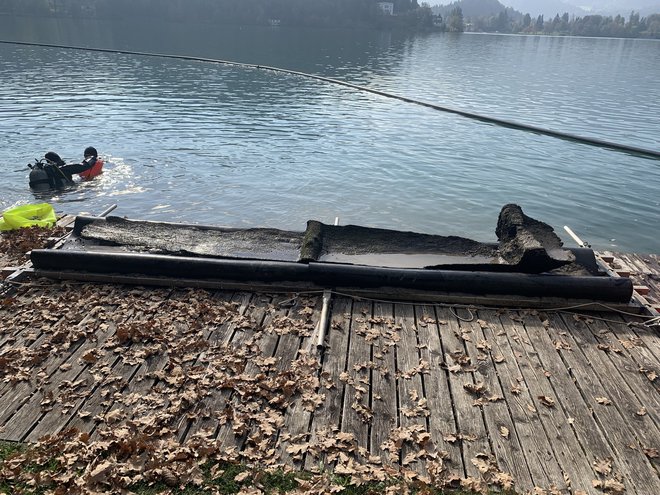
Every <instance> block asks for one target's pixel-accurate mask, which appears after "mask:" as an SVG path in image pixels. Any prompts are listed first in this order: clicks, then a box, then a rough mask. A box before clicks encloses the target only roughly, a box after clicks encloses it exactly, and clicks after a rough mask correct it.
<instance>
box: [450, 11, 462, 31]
mask: <svg viewBox="0 0 660 495" xmlns="http://www.w3.org/2000/svg"><path fill="white" fill-rule="evenodd" d="M447 31H449V32H451V33H462V32H463V31H465V22H464V21H463V9H461V8H460V7H454V9H453V10H452V11H451V12H450V13H449V17H447Z"/></svg>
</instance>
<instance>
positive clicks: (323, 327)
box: [316, 217, 339, 349]
mask: <svg viewBox="0 0 660 495" xmlns="http://www.w3.org/2000/svg"><path fill="white" fill-rule="evenodd" d="M336 225H339V217H335V226H336ZM331 299H332V292H331V291H329V290H324V291H323V308H322V309H321V319H320V320H319V336H318V340H317V341H316V348H317V349H323V347H324V346H325V344H324V341H325V334H326V333H327V328H328V310H329V309H330V301H331Z"/></svg>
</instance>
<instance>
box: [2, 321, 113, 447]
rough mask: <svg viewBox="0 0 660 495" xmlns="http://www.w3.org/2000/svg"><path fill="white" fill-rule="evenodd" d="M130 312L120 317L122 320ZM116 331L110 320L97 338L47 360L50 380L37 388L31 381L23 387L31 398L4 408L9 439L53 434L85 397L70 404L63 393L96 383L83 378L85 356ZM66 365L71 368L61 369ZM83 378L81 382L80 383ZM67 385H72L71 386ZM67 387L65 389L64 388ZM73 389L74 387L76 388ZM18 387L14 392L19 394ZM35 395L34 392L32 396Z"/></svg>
mask: <svg viewBox="0 0 660 495" xmlns="http://www.w3.org/2000/svg"><path fill="white" fill-rule="evenodd" d="M125 317H126V315H122V316H119V319H120V320H121V319H123V318H125ZM114 331H115V322H113V321H111V320H110V321H107V327H105V328H104V329H102V330H101V331H99V332H98V333H97V339H98V340H97V341H92V340H89V339H84V340H83V342H82V344H81V345H78V346H77V347H75V349H74V350H72V352H71V353H70V354H64V355H54V356H53V357H52V358H51V359H49V360H48V362H47V363H45V366H44V367H45V370H46V371H45V373H46V374H47V375H48V376H50V382H49V383H48V384H46V385H45V386H44V387H42V388H40V389H37V390H33V385H32V384H27V385H25V386H22V387H21V388H20V394H21V395H22V396H23V397H28V399H27V400H25V401H21V402H20V404H21V405H20V407H19V408H18V409H16V410H14V411H13V412H12V411H6V410H3V411H0V421H3V422H4V421H5V420H7V421H6V423H5V424H4V430H5V432H4V434H3V435H4V436H5V437H6V438H7V439H8V440H15V441H33V440H36V439H38V438H39V437H41V436H42V435H44V434H48V433H52V432H53V431H52V429H53V428H56V427H57V425H58V424H62V423H63V422H64V421H63V419H65V418H63V417H62V416H63V415H64V414H65V413H66V412H67V411H70V410H72V409H74V408H75V404H77V403H78V402H79V401H80V400H82V399H81V398H76V399H73V402H72V403H67V404H66V407H64V404H62V403H61V402H58V399H59V398H60V396H62V395H63V394H64V393H68V392H72V395H73V396H74V397H75V396H76V394H75V389H78V388H80V389H82V390H83V391H84V390H86V388H87V387H89V386H91V385H92V382H91V378H90V377H86V376H85V377H82V376H81V374H82V372H83V371H84V370H85V369H86V368H88V367H89V363H88V362H85V361H84V360H83V359H82V357H83V356H84V355H86V354H87V353H88V352H90V351H94V350H95V349H96V348H97V346H98V345H99V344H101V345H102V344H103V343H104V342H105V341H106V340H107V339H108V338H110V337H111V336H112V335H113V334H114ZM64 364H66V365H67V369H65V370H63V369H61V367H62V365H64ZM78 380H82V381H81V382H79V383H78V384H77V385H75V386H74V384H76V382H77V381H78ZM67 384H69V385H68V386H67ZM63 386H64V387H65V388H63ZM72 389H73V390H72ZM18 391H19V389H18V388H17V389H16V390H15V391H14V393H18ZM30 394H31V395H30ZM4 398H5V399H7V400H11V399H10V394H6V395H5V397H4Z"/></svg>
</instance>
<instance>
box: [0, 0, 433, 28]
mask: <svg viewBox="0 0 660 495" xmlns="http://www.w3.org/2000/svg"><path fill="white" fill-rule="evenodd" d="M390 1H391V2H392V3H393V4H394V12H396V13H397V14H398V17H400V18H399V19H397V20H396V22H397V23H398V24H402V25H407V26H410V27H414V26H416V25H418V24H419V16H409V15H408V13H409V12H411V11H420V12H423V13H424V14H425V15H424V16H422V18H423V19H424V20H425V21H426V26H427V27H430V26H431V25H432V23H431V19H430V9H429V8H428V7H426V6H425V7H419V5H418V3H417V0H390ZM0 5H1V6H2V7H3V9H2V10H4V11H6V12H9V13H15V14H27V15H56V16H72V17H98V18H103V19H125V18H127V17H134V18H149V19H161V20H173V21H196V22H213V23H222V24H262V25H268V24H269V21H270V20H271V19H277V20H279V21H280V24H281V25H289V26H320V27H366V26H376V25H379V24H381V23H382V22H383V18H387V17H392V16H386V15H385V14H384V13H383V11H382V10H381V9H380V7H379V6H378V2H376V1H375V0H84V1H83V0H5V1H4V2H3V3H2V4H0Z"/></svg>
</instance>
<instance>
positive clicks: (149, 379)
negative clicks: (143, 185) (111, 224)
mask: <svg viewBox="0 0 660 495" xmlns="http://www.w3.org/2000/svg"><path fill="white" fill-rule="evenodd" d="M51 287H52V290H51V289H48V288H47V289H34V288H33V289H30V288H24V289H21V290H20V291H19V292H18V293H17V294H16V295H14V296H13V297H11V298H8V299H5V300H3V301H2V305H1V306H0V317H1V318H2V335H3V338H4V339H5V340H4V344H5V345H3V346H2V347H0V392H2V391H7V390H9V389H10V388H13V389H14V390H21V387H23V388H32V389H36V390H37V392H36V393H34V394H32V395H30V394H26V395H25V396H26V397H27V398H25V399H23V400H22V401H20V402H11V401H9V402H6V403H3V404H0V424H4V425H5V426H4V428H5V430H6V431H11V430H12V429H13V428H19V427H20V428H22V431H26V430H27V429H28V428H26V427H25V424H26V422H27V424H30V423H32V424H33V425H34V430H33V431H32V432H31V433H30V435H32V436H35V438H34V440H38V441H36V443H35V444H34V445H33V447H31V448H29V449H26V450H24V451H21V452H18V453H17V454H16V455H14V456H13V457H11V458H9V459H8V460H6V461H4V462H3V463H2V464H1V465H0V469H1V472H0V477H1V478H2V479H4V480H6V482H7V483H11V486H12V487H13V489H14V491H15V492H16V493H19V492H20V491H21V490H22V489H24V490H26V491H27V492H29V491H30V490H31V489H32V488H34V487H36V486H41V487H45V488H48V489H52V490H53V491H54V493H99V492H100V493H104V492H111V493H112V492H121V491H130V490H131V489H133V488H134V487H135V486H138V485H146V486H151V485H153V486H163V485H165V486H168V487H182V486H186V485H204V486H206V487H208V486H211V485H212V480H213V478H214V476H219V475H220V473H221V472H223V471H224V470H225V467H223V466H227V465H238V464H240V465H242V466H248V467H250V468H255V469H257V468H259V469H260V470H262V469H266V470H285V471H286V470H291V469H292V464H293V465H297V466H298V467H304V466H305V464H304V462H305V461H308V460H309V462H307V464H306V465H307V467H308V469H311V470H312V471H315V472H316V473H317V474H314V475H313V476H312V477H311V478H310V479H305V480H303V479H299V480H298V489H299V491H301V492H303V493H328V492H333V491H334V492H336V491H340V490H341V489H342V487H341V486H340V485H338V484H337V480H336V476H344V478H345V479H346V480H348V481H347V483H348V484H352V485H362V484H365V483H373V482H382V483H386V484H388V485H392V484H393V483H395V482H396V480H400V481H401V482H402V483H404V484H410V483H419V482H424V483H430V484H433V485H436V486H439V487H449V486H451V487H461V486H464V487H469V488H471V489H475V490H480V491H484V492H485V491H486V490H487V489H488V487H489V486H500V487H502V488H506V487H509V486H511V483H512V480H510V477H508V475H506V474H505V473H500V472H499V471H498V470H497V469H496V465H495V463H494V459H492V458H489V457H488V456H486V455H485V454H484V456H485V457H483V459H482V458H480V459H481V462H483V463H485V464H484V465H487V466H488V467H487V469H485V471H484V476H483V477H481V478H479V479H476V478H475V479H472V478H468V479H463V478H461V477H459V476H458V475H456V474H454V473H452V472H451V471H450V470H449V469H447V463H448V462H449V463H450V460H449V459H448V458H447V453H446V452H443V451H438V450H437V449H436V448H435V447H434V445H433V443H432V442H431V440H430V435H429V433H428V432H427V431H426V428H425V427H424V426H421V425H414V426H410V427H406V428H404V427H401V428H396V429H394V430H393V431H392V432H391V434H390V437H389V438H388V439H386V441H385V442H384V443H383V444H382V446H381V450H382V456H375V455H373V454H372V453H371V452H369V451H367V450H366V449H365V448H364V447H359V446H358V442H357V440H356V438H355V437H354V435H353V434H352V433H346V432H341V431H339V430H338V428H337V427H336V426H332V425H328V426H327V428H326V429H322V430H319V431H315V432H314V435H313V438H312V435H310V433H309V432H307V424H308V421H309V417H310V414H311V413H312V412H313V411H315V410H317V409H318V408H319V407H321V406H322V405H323V403H324V401H325V391H327V390H329V389H332V388H334V387H338V386H343V383H342V380H346V382H347V383H349V384H350V387H349V388H353V389H354V393H355V394H356V398H355V407H356V408H357V409H360V408H364V415H363V420H364V421H365V422H369V421H370V420H371V416H372V413H371V411H368V410H367V409H368V406H367V404H366V402H365V401H364V397H363V396H362V395H363V394H362V392H360V390H361V388H362V387H364V386H365V384H364V383H362V382H361V381H360V379H359V375H360V373H361V372H362V371H363V370H365V369H371V370H374V371H376V372H380V373H384V374H388V373H393V372H394V370H389V369H385V368H384V367H383V365H382V364H379V365H376V364H375V363H376V361H374V362H371V361H369V362H365V363H363V364H361V365H356V367H355V369H353V370H350V374H348V373H347V374H345V375H346V376H344V375H342V377H334V379H333V377H331V376H329V375H328V374H326V373H321V364H320V362H319V359H318V357H317V355H316V354H315V353H312V352H310V351H308V350H306V349H305V346H304V345H303V346H301V343H302V342H303V341H304V342H311V341H312V340H313V339H310V338H308V337H310V336H311V335H312V333H313V331H314V328H315V326H316V319H317V318H318V315H319V313H320V311H319V309H320V308H319V307H318V305H319V304H320V298H317V297H314V298H306V297H294V298H291V297H288V298H282V297H280V298H279V300H281V304H280V303H278V302H277V301H278V298H271V297H267V296H261V295H252V296H250V295H244V296H234V298H233V299H231V300H228V299H227V297H228V296H222V295H214V294H212V293H209V292H206V291H202V290H181V291H171V290H169V289H148V290H147V289H142V288H132V289H127V288H125V287H120V286H98V285H87V284H72V283H63V284H58V285H52V286H51ZM363 323H364V325H363V326H362V328H361V329H360V330H359V332H358V333H359V335H361V336H362V337H363V338H364V339H365V340H368V341H371V342H374V341H376V340H377V341H378V342H379V344H380V349H381V352H382V355H386V354H387V353H389V352H391V350H392V349H393V348H394V346H395V345H396V342H398V341H399V332H400V327H398V326H397V325H395V324H394V322H393V321H391V320H390V319H371V320H370V319H368V318H365V319H364V321H363ZM305 338H306V339H305ZM378 366H381V367H380V368H379V367H378ZM419 373H428V363H425V362H423V361H420V363H419V365H417V366H414V367H413V368H412V369H409V370H398V374H399V376H400V378H401V379H410V378H411V377H413V376H416V375H417V374H419ZM366 386H367V387H368V384H366ZM292 411H293V412H295V414H294V413H293V412H292ZM404 412H405V414H406V416H407V417H420V418H424V417H426V416H428V414H429V411H428V408H427V405H426V399H424V398H422V397H420V396H419V394H418V393H416V392H414V391H413V392H411V393H410V396H409V397H408V400H407V402H406V406H405V411H404ZM44 415H45V416H44ZM299 417H303V418H307V419H304V421H303V423H302V424H303V428H302V429H301V428H300V427H299V426H296V424H295V422H296V421H298V419H299ZM49 418H50V419H49ZM53 418H54V419H53ZM49 421H50V422H49ZM19 423H20V424H19ZM44 423H46V424H45V425H44ZM40 429H42V430H43V431H42V433H43V435H38V436H36V435H37V434H38V432H39V431H40ZM53 432H55V433H53ZM30 439H31V437H28V438H27V440H30ZM404 454H405V455H404ZM287 459H288V460H289V461H288V462H287V463H286V465H285V462H284V461H286V460H287ZM401 461H402V462H401ZM418 461H424V463H425V466H426V469H427V471H428V474H426V475H424V476H422V475H420V474H419V473H418V471H416V470H414V469H413V468H412V467H409V465H411V464H413V463H416V462H418ZM401 464H402V466H403V467H402V466H401ZM321 465H326V466H331V467H332V468H333V471H334V474H333V475H332V476H331V475H330V474H329V473H328V472H325V471H322V470H321V471H319V469H318V467H319V466H321ZM310 466H311V467H310ZM254 473H256V471H255V472H254ZM254 473H251V474H249V475H248V474H241V475H240V476H241V477H240V479H238V480H236V481H237V482H239V483H241V482H245V483H246V484H247V483H249V482H250V481H251V480H252V479H253V478H254V476H256V474H254ZM209 480H211V481H209ZM209 482H210V483H211V485H209ZM399 488H400V489H397V490H395V491H394V492H393V493H396V492H400V491H401V490H403V488H401V487H399ZM211 492H213V490H212V489H211ZM254 493H258V491H255V492H254Z"/></svg>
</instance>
